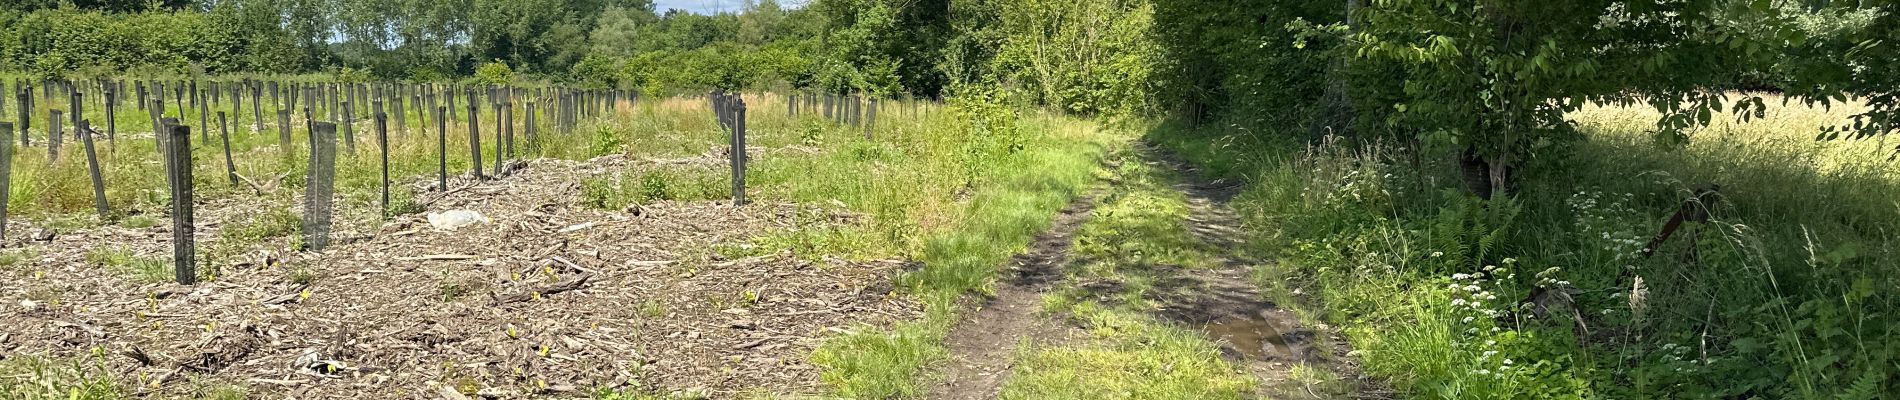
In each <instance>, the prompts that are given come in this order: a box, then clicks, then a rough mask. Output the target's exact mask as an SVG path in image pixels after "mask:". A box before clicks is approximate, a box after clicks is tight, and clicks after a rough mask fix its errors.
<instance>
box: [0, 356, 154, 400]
mask: <svg viewBox="0 0 1900 400" xmlns="http://www.w3.org/2000/svg"><path fill="white" fill-rule="evenodd" d="M103 351H104V350H98V351H95V354H93V355H92V356H89V357H81V358H74V359H70V360H53V359H47V358H41V357H37V356H33V355H15V356H12V357H9V358H7V359H6V360H0V399H5V400H106V399H118V398H121V397H124V393H123V391H121V390H120V389H119V387H118V385H116V384H115V383H113V381H112V378H111V372H110V371H109V370H107V368H106V365H105V361H104V359H103V357H104V355H103Z"/></svg>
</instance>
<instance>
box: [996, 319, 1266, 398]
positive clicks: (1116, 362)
mask: <svg viewBox="0 0 1900 400" xmlns="http://www.w3.org/2000/svg"><path fill="white" fill-rule="evenodd" d="M1063 309H1064V310H1065V312H1068V313H1072V315H1074V318H1077V319H1079V320H1082V321H1084V324H1085V325H1087V326H1089V329H1088V330H1089V337H1087V338H1083V339H1078V340H1080V341H1083V343H1080V344H1065V345H1060V346H1033V345H1032V346H1025V347H1023V348H1020V349H1019V350H1018V353H1019V354H1018V355H1017V356H1016V362H1015V364H1014V368H1015V372H1014V373H1012V374H1011V375H1010V379H1009V381H1008V382H1005V383H1004V386H1003V394H1002V398H1005V399H1240V398H1244V397H1245V396H1246V395H1247V394H1248V393H1250V392H1251V391H1252V389H1253V387H1254V386H1255V384H1256V382H1255V379H1254V378H1253V377H1252V376H1251V375H1248V374H1247V373H1246V372H1244V371H1242V370H1241V369H1240V368H1239V367H1238V366H1236V365H1234V364H1232V363H1229V362H1227V361H1226V360H1224V359H1222V358H1221V354H1220V349H1219V348H1218V347H1216V346H1215V345H1214V343H1213V342H1210V341H1209V340H1208V339H1207V338H1206V337H1205V335H1203V334H1202V333H1201V331H1199V330H1197V329H1190V328H1185V327H1181V326H1177V325H1175V324H1170V323H1162V322H1158V321H1155V320H1154V317H1153V316H1151V315H1148V314H1145V313H1142V312H1139V311H1135V310H1128V309H1120V308H1118V307H1107V306H1103V305H1101V304H1098V303H1094V302H1084V303H1080V304H1074V305H1071V306H1066V307H1063Z"/></svg>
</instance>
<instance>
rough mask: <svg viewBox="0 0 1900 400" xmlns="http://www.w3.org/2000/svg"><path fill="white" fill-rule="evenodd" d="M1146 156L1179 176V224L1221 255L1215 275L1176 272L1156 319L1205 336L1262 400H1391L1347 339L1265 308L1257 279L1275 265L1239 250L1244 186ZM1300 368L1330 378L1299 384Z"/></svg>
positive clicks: (1162, 154)
mask: <svg viewBox="0 0 1900 400" xmlns="http://www.w3.org/2000/svg"><path fill="white" fill-rule="evenodd" d="M1142 148H1143V149H1142V153H1143V155H1144V158H1146V159H1148V160H1150V162H1152V163H1155V164H1158V165H1160V166H1163V167H1165V168H1166V169H1168V170H1170V171H1171V172H1173V173H1174V174H1175V175H1176V179H1174V182H1173V185H1172V187H1173V189H1174V190H1177V191H1180V192H1181V193H1182V194H1184V195H1185V196H1186V197H1187V205H1188V216H1187V217H1186V218H1185V220H1184V221H1182V222H1183V223H1184V224H1185V225H1186V226H1187V229H1188V233H1189V234H1190V235H1191V236H1193V237H1194V238H1195V240H1198V241H1200V242H1202V243H1206V244H1209V245H1212V246H1214V247H1215V248H1218V249H1220V250H1219V251H1218V252H1216V253H1215V254H1213V260H1211V261H1213V264H1214V265H1215V267H1214V268H1207V269H1201V268H1181V269H1178V272H1179V274H1180V275H1179V278H1181V279H1183V280H1186V281H1187V282H1186V283H1185V284H1182V285H1180V286H1179V287H1178V289H1175V290H1172V291H1170V292H1168V293H1162V294H1161V295H1159V296H1156V297H1159V300H1161V303H1162V304H1163V306H1162V308H1161V309H1160V310H1157V311H1156V314H1158V316H1160V317H1162V318H1164V319H1168V320H1171V321H1174V322H1178V323H1182V324H1185V325H1188V326H1196V327H1201V328H1203V330H1204V331H1205V332H1206V333H1207V336H1208V338H1209V339H1211V340H1215V341H1216V342H1217V343H1218V344H1219V345H1220V349H1221V353H1222V356H1223V357H1224V358H1226V359H1228V360H1229V361H1234V362H1236V363H1238V364H1240V365H1242V366H1243V367H1244V368H1246V369H1247V371H1248V372H1249V373H1251V374H1253V375H1254V376H1255V377H1256V378H1258V379H1259V380H1260V386H1259V388H1258V389H1257V392H1256V395H1258V396H1260V397H1264V398H1272V399H1330V398H1387V397H1390V396H1389V394H1383V393H1378V392H1377V391H1376V390H1372V388H1374V387H1375V386H1376V385H1374V384H1371V383H1369V382H1366V381H1365V380H1364V379H1363V377H1362V376H1361V374H1359V372H1358V363H1357V360H1356V359H1354V358H1353V357H1351V356H1349V355H1348V352H1349V351H1350V350H1351V349H1350V347H1349V346H1348V345H1347V343H1346V340H1345V339H1344V337H1343V336H1342V335H1340V334H1339V333H1338V332H1336V331H1334V330H1333V329H1331V328H1330V327H1326V326H1318V327H1314V326H1309V325H1308V324H1306V323H1305V322H1302V321H1301V320H1300V318H1299V316H1298V315H1297V314H1295V313H1294V312H1293V311H1292V310H1290V309H1287V308H1285V307H1282V306H1281V305H1279V304H1275V303H1274V302H1273V301H1270V300H1268V296H1267V294H1266V292H1264V291H1263V290H1262V289H1261V285H1260V284H1259V283H1258V282H1256V281H1255V279H1254V278H1253V277H1254V276H1255V275H1254V274H1255V271H1256V269H1257V268H1259V266H1260V265H1261V264H1263V263H1268V262H1272V261H1270V260H1257V259H1254V258H1253V257H1250V256H1248V255H1247V254H1245V252H1243V251H1242V250H1241V247H1243V246H1246V245H1247V236H1246V234H1245V231H1244V230H1243V222H1242V220H1241V218H1240V216H1239V214H1238V213H1236V212H1235V211H1234V209H1233V208H1232V207H1230V206H1229V205H1228V203H1229V202H1230V201H1231V200H1233V198H1234V197H1235V196H1236V195H1238V194H1239V193H1240V191H1241V189H1242V185H1241V184H1240V183H1235V182H1228V181H1225V180H1221V179H1212V180H1210V179H1207V178H1205V177H1202V176H1201V175H1200V173H1201V171H1200V169H1199V168H1196V167H1194V166H1192V165H1191V164H1189V163H1187V162H1185V161H1182V160H1180V159H1179V158H1178V156H1176V155H1174V154H1171V153H1168V152H1167V151H1166V150H1164V149H1161V148H1158V147H1155V146H1153V145H1149V144H1143V145H1142ZM1302 368H1304V369H1311V370H1316V371H1320V372H1322V373H1324V374H1325V375H1330V377H1331V378H1330V379H1327V378H1318V379H1316V378H1314V377H1311V376H1300V375H1301V373H1300V372H1299V371H1298V369H1302Z"/></svg>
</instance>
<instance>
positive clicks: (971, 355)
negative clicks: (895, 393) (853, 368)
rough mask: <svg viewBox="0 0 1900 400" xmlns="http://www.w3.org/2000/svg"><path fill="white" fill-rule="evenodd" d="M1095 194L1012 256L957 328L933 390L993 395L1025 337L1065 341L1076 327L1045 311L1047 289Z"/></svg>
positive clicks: (949, 395)
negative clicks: (992, 286)
mask: <svg viewBox="0 0 1900 400" xmlns="http://www.w3.org/2000/svg"><path fill="white" fill-rule="evenodd" d="M1094 207H1095V196H1093V195H1087V196H1081V197H1077V198H1076V199H1075V200H1073V201H1071V202H1070V203H1069V205H1068V206H1067V207H1064V208H1063V209H1062V211H1061V212H1059V213H1057V214H1056V216H1055V220H1054V222H1052V223H1051V224H1050V226H1049V228H1048V229H1046V230H1044V231H1042V233H1039V234H1037V235H1036V238H1035V241H1033V242H1031V243H1030V245H1029V249H1028V250H1027V251H1024V252H1023V253H1019V254H1017V255H1015V256H1013V257H1011V258H1010V260H1009V262H1008V264H1005V267H1006V269H1005V272H1004V273H1005V275H1004V279H1003V280H1002V281H1001V282H998V284H997V285H996V286H997V287H996V293H995V294H994V295H993V296H990V297H988V298H986V299H983V301H982V302H981V303H980V304H978V305H977V307H978V308H977V309H976V311H974V312H970V313H967V314H965V315H964V316H963V318H962V320H960V321H958V323H957V325H956V326H954V327H952V328H951V333H950V335H949V337H948V338H947V339H946V340H945V342H946V343H945V347H947V348H948V349H949V350H950V359H949V361H948V364H947V365H946V366H945V368H944V375H943V377H942V380H941V381H939V382H937V383H936V384H935V385H934V386H932V387H931V389H930V392H929V393H930V397H931V398H933V399H955V400H977V399H993V398H996V397H997V395H999V394H1000V393H1001V390H1002V387H1003V382H1004V381H1006V380H1008V378H1009V375H1010V371H1011V369H1012V363H1013V362H1014V361H1015V358H1016V357H1015V351H1016V348H1017V347H1018V345H1020V344H1022V341H1024V340H1029V341H1035V342H1037V343H1040V344H1050V343H1060V342H1061V341H1062V340H1063V338H1065V337H1067V336H1068V335H1069V333H1070V331H1071V330H1073V328H1071V327H1069V326H1066V325H1064V324H1061V323H1059V322H1057V321H1056V320H1054V319H1051V318H1047V317H1044V316H1042V315H1041V314H1040V313H1039V312H1038V310H1041V309H1042V293H1043V290H1044V289H1046V288H1047V287H1048V285H1049V284H1050V283H1052V282H1054V281H1057V280H1060V279H1062V268H1063V266H1064V265H1066V264H1068V262H1069V259H1070V254H1069V249H1070V247H1072V246H1073V245H1074V243H1075V231H1076V229H1077V228H1079V227H1081V226H1082V223H1083V222H1084V221H1087V220H1088V217H1089V212H1090V211H1091V210H1092V209H1094Z"/></svg>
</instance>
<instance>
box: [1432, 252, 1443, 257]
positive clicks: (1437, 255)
mask: <svg viewBox="0 0 1900 400" xmlns="http://www.w3.org/2000/svg"><path fill="white" fill-rule="evenodd" d="M1444 255H1445V252H1442V251H1434V252H1432V257H1434V258H1436V257H1441V256H1444Z"/></svg>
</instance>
